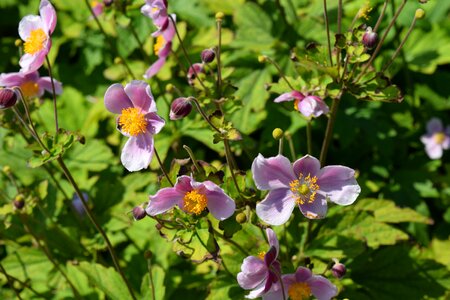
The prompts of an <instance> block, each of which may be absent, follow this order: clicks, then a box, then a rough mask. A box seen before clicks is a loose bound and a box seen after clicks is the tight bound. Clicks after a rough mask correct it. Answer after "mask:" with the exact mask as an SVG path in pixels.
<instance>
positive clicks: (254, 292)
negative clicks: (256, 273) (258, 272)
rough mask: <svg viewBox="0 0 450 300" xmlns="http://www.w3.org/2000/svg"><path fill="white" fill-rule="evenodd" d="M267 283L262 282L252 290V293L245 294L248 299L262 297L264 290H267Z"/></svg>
mask: <svg viewBox="0 0 450 300" xmlns="http://www.w3.org/2000/svg"><path fill="white" fill-rule="evenodd" d="M265 288H266V287H265V284H261V285H260V286H258V287H257V288H255V289H254V290H252V291H251V292H250V293H248V295H247V296H245V298H247V299H256V298H259V297H261V296H262V295H264V290H265Z"/></svg>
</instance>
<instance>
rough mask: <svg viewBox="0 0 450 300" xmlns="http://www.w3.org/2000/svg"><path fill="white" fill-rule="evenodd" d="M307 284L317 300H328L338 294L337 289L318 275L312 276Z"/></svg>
mask: <svg viewBox="0 0 450 300" xmlns="http://www.w3.org/2000/svg"><path fill="white" fill-rule="evenodd" d="M307 283H308V285H309V287H310V289H311V292H312V294H313V295H314V296H315V297H316V298H317V299H318V300H330V299H331V298H333V297H335V296H336V295H337V293H338V290H337V287H336V286H335V285H334V284H332V283H331V282H330V281H329V280H328V279H326V278H324V277H322V276H320V275H313V276H312V278H310V279H309V280H308V282H307Z"/></svg>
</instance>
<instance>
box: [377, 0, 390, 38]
mask: <svg viewBox="0 0 450 300" xmlns="http://www.w3.org/2000/svg"><path fill="white" fill-rule="evenodd" d="M388 2H389V0H386V1H384V4H383V8H382V9H381V13H380V16H379V17H378V20H377V23H376V24H375V27H374V28H373V31H374V32H377V30H378V27H380V24H381V20H383V17H384V14H385V13H386V8H387V5H388Z"/></svg>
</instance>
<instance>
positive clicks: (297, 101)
mask: <svg viewBox="0 0 450 300" xmlns="http://www.w3.org/2000/svg"><path fill="white" fill-rule="evenodd" d="M300 101H302V100H300V99H295V100H294V108H295V110H298V105H299V104H300Z"/></svg>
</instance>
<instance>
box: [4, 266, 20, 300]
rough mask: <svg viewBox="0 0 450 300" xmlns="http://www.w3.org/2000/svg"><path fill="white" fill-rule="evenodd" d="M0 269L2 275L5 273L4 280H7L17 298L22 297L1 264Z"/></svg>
mask: <svg viewBox="0 0 450 300" xmlns="http://www.w3.org/2000/svg"><path fill="white" fill-rule="evenodd" d="M0 271H1V272H2V273H3V275H5V277H6V280H7V281H8V285H9V286H10V287H11V289H12V290H13V291H14V293H15V294H16V297H17V299H19V300H22V297H21V296H20V291H18V290H17V289H16V288H15V286H14V282H13V281H12V279H11V278H10V276H9V275H8V273H6V270H5V268H3V266H2V264H0Z"/></svg>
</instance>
